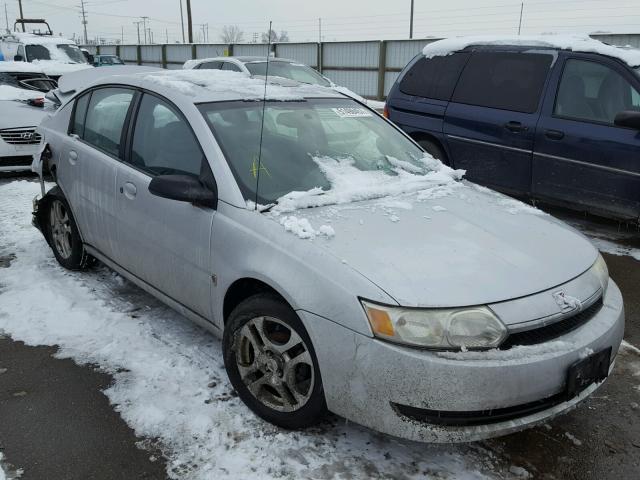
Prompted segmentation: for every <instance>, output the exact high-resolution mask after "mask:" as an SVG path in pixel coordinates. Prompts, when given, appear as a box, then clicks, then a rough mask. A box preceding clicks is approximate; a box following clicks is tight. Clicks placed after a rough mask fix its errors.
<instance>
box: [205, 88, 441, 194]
mask: <svg viewBox="0 0 640 480" xmlns="http://www.w3.org/2000/svg"><path fill="white" fill-rule="evenodd" d="M198 107H199V109H200V111H201V112H202V114H203V115H204V117H205V119H206V120H207V122H208V124H209V126H210V128H211V130H212V131H213V133H214V135H215V137H216V139H217V140H218V143H219V144H220V146H221V148H222V149H223V151H224V153H225V156H226V158H227V161H228V162H229V165H230V167H231V169H232V171H233V174H234V176H235V179H236V181H237V182H238V185H239V187H240V189H241V190H242V193H243V195H244V197H245V199H246V200H249V201H255V200H256V197H257V199H258V203H260V204H263V205H267V204H270V203H273V202H275V201H276V200H278V199H279V198H281V197H283V196H285V195H287V194H288V193H290V192H300V191H303V192H307V191H310V190H312V189H317V190H316V193H320V194H321V193H322V192H323V191H324V192H326V191H327V190H330V189H331V188H332V185H333V186H335V184H336V180H337V177H336V175H337V176H338V177H340V176H341V179H342V180H343V182H347V183H348V178H353V176H354V173H355V174H356V175H357V176H362V175H364V176H365V177H367V179H364V181H365V182H367V181H368V182H370V183H371V182H378V183H380V182H383V183H388V182H389V181H392V180H393V179H394V178H395V179H396V180H397V181H401V180H403V178H405V177H402V175H404V174H407V175H411V176H412V179H417V178H422V177H424V175H425V174H427V173H428V172H429V171H430V169H431V167H432V166H433V164H430V163H429V162H427V161H426V160H425V157H424V153H423V152H422V150H420V149H419V148H418V147H417V146H416V145H415V144H414V143H413V142H411V141H410V140H408V139H407V138H406V137H405V136H404V135H403V134H401V133H400V132H398V131H397V130H396V129H395V128H393V127H392V126H391V125H389V124H388V123H387V122H386V121H385V120H384V119H382V118H381V117H380V116H379V115H377V114H376V113H374V112H372V111H371V110H369V109H367V108H364V107H362V106H361V105H360V104H358V103H356V102H354V101H353V100H346V99H345V100H343V99H308V100H306V101H299V102H277V101H268V102H267V103H266V105H265V108H264V112H265V113H264V115H265V117H264V133H263V141H262V156H261V160H260V162H258V158H259V155H260V128H261V119H262V111H263V104H262V102H255V101H251V102H250V101H234V102H216V103H208V104H201V105H199V106H198ZM431 161H433V159H431ZM336 172H338V173H337V174H336ZM409 172H410V173H409ZM374 177H375V178H374ZM258 178H259V182H258ZM338 180H339V179H338ZM258 188H259V191H258V192H257V196H256V189H258Z"/></svg>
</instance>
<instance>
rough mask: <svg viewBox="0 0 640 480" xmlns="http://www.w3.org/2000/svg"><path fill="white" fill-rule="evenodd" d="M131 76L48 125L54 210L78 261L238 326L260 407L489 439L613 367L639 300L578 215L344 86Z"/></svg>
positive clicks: (231, 359)
mask: <svg viewBox="0 0 640 480" xmlns="http://www.w3.org/2000/svg"><path fill="white" fill-rule="evenodd" d="M123 68H125V67H123ZM121 73H122V74H121V75H115V76H110V77H108V78H103V79H101V80H98V81H96V82H95V83H93V85H91V86H88V87H86V88H84V89H82V90H79V91H78V92H77V94H76V95H75V96H74V97H73V98H72V99H71V100H69V101H68V102H67V103H66V104H65V105H63V106H62V107H61V108H60V109H59V110H58V112H57V113H56V115H55V116H53V117H52V118H49V119H47V120H45V121H44V122H43V123H42V125H41V127H40V128H39V132H40V133H41V134H42V135H44V137H45V142H46V144H47V148H46V149H45V153H44V154H43V155H42V158H41V169H42V170H43V171H44V172H50V173H51V174H52V175H53V178H54V179H55V181H56V184H57V185H56V186H55V187H54V188H53V189H52V190H50V191H49V192H47V194H46V195H45V196H44V197H43V198H38V199H36V201H35V202H34V207H35V208H34V223H35V225H36V226H38V227H39V228H40V229H41V230H42V232H43V233H44V236H45V238H46V239H47V241H48V243H49V244H50V246H51V248H52V249H53V253H54V255H55V256H56V258H57V260H58V261H59V262H60V264H61V265H63V266H64V267H66V268H69V269H73V270H77V269H83V268H86V267H88V266H89V265H90V264H91V263H92V261H93V260H94V259H98V260H100V261H101V262H103V263H104V264H106V265H107V266H109V267H111V268H113V269H114V270H116V271H117V272H119V273H120V274H121V275H123V276H124V277H126V278H127V279H129V280H130V281H132V282H133V283H135V284H136V285H139V286H140V287H141V288H143V289H145V290H147V291H148V292H150V293H151V294H153V295H155V296H156V297H158V298H160V299H161V300H163V301H164V302H166V303H167V304H168V305H170V306H172V307H173V308H175V309H176V310H177V311H178V312H180V313H182V314H183V315H185V316H187V317H188V318H190V319H192V320H193V321H195V322H197V323H198V324H199V325H202V326H203V327H204V328H206V329H208V330H210V331H211V332H213V333H214V334H216V335H220V336H222V338H223V340H222V348H223V352H224V358H225V366H226V369H227V372H228V375H229V379H230V381H231V383H232V385H233V387H234V388H235V389H236V391H237V392H238V395H239V396H240V398H241V399H242V400H243V401H244V402H245V403H246V405H247V406H248V407H249V408H251V410H253V411H254V412H255V413H256V414H257V415H259V416H260V417H262V418H264V419H265V420H267V421H269V422H272V423H274V424H276V425H279V426H282V427H285V428H302V427H307V426H310V425H313V424H315V423H317V422H318V421H319V420H320V419H321V418H322V416H323V415H324V414H325V412H326V411H327V410H329V411H331V412H334V413H336V414H338V415H341V416H343V417H345V418H347V419H349V420H352V421H354V422H357V423H359V424H362V425H365V426H368V427H371V428H373V429H376V430H379V431H381V432H385V433H388V434H391V435H396V436H399V437H404V438H409V439H414V440H420V441H428V442H459V441H471V440H477V439H482V438H487V437H492V436H496V435H503V434H507V433H511V432H514V431H517V430H520V429H523V428H525V427H528V426H531V425H535V424H537V423H540V422H544V421H547V420H548V419H550V418H552V417H554V416H555V415H557V414H559V413H561V412H566V411H568V410H570V409H571V408H573V407H575V406H576V405H577V404H578V403H579V402H581V401H582V400H584V399H585V398H586V397H587V396H589V395H590V394H591V393H593V391H594V390H595V389H596V388H598V387H599V386H600V385H601V384H602V382H603V380H604V379H605V378H606V377H607V376H608V375H609V373H610V372H611V370H612V368H613V365H614V360H615V358H616V354H617V352H618V348H619V346H620V343H621V341H622V337H623V330H624V311H623V302H622V297H621V294H620V290H619V289H618V287H617V286H616V284H615V283H614V282H613V281H612V280H610V279H609V275H608V271H607V267H606V265H605V263H604V261H603V259H602V257H601V256H600V255H599V254H598V251H597V250H596V249H595V248H594V247H593V246H592V245H591V244H590V243H589V241H588V240H587V239H586V238H584V237H583V236H582V235H580V234H579V233H577V232H576V231H574V230H573V229H571V228H570V227H568V226H566V225H564V224H563V223H561V222H559V221H557V220H555V219H553V218H552V217H550V216H548V215H546V214H543V213H542V212H540V211H538V210H536V209H533V208H531V207H528V206H526V205H524V204H521V203H519V202H517V201H515V200H512V199H509V198H508V197H505V196H502V195H500V194H497V193H495V192H492V191H490V190H488V189H485V188H482V187H478V186H475V185H473V184H470V183H468V182H466V181H464V180H463V179H462V175H463V173H464V172H461V171H454V170H452V169H450V168H449V167H446V166H444V165H442V164H441V163H440V162H439V161H437V160H434V159H433V158H432V157H430V156H428V155H426V154H425V153H424V152H423V151H422V150H421V149H420V147H419V146H417V145H416V144H415V143H414V142H413V141H412V140H410V139H409V138H408V137H407V136H406V135H404V134H403V133H402V132H401V131H400V130H398V129H397V128H396V127H395V126H394V125H393V124H391V123H389V122H388V121H387V120H385V119H384V118H382V117H381V116H380V115H378V114H377V113H375V112H374V111H372V110H370V109H369V108H367V107H366V106H364V105H363V104H360V103H358V102H357V101H355V100H354V99H351V98H348V97H346V96H344V95H341V94H340V93H338V92H335V91H334V90H331V89H328V88H322V87H317V86H309V85H294V86H283V85H275V84H270V85H268V88H267V91H266V96H265V97H264V98H263V94H264V92H265V85H264V80H262V81H259V80H257V79H254V78H251V77H249V76H247V75H245V74H242V73H233V72H223V71H219V72H211V71H207V72H198V71H162V72H146V73H138V74H129V75H127V74H125V72H124V71H121ZM96 334H99V332H97V333H96Z"/></svg>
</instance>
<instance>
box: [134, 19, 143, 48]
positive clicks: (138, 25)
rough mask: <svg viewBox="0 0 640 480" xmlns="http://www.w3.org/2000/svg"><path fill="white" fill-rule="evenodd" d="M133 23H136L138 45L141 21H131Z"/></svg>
mask: <svg viewBox="0 0 640 480" xmlns="http://www.w3.org/2000/svg"><path fill="white" fill-rule="evenodd" d="M133 23H135V24H136V27H137V29H138V45H140V24H141V23H142V22H133Z"/></svg>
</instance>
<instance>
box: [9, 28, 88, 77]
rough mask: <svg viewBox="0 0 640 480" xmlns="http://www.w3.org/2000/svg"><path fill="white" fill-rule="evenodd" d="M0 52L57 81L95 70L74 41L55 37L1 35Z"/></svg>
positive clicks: (20, 34)
mask: <svg viewBox="0 0 640 480" xmlns="http://www.w3.org/2000/svg"><path fill="white" fill-rule="evenodd" d="M0 52H1V53H2V55H3V56H4V58H5V59H7V60H14V61H16V62H29V63H33V64H36V65H37V66H38V67H41V68H42V71H43V72H44V73H46V74H47V75H49V76H50V77H52V78H53V79H54V80H57V79H58V78H59V77H60V76H62V75H64V74H65V73H71V72H75V71H78V70H83V69H85V68H93V67H92V66H91V65H89V64H88V63H87V61H86V59H85V57H84V55H83V54H82V51H81V50H80V48H78V46H77V45H76V44H75V43H74V42H73V41H71V40H68V39H66V38H62V37H55V36H53V35H34V34H32V33H19V32H13V33H9V34H6V35H3V36H0Z"/></svg>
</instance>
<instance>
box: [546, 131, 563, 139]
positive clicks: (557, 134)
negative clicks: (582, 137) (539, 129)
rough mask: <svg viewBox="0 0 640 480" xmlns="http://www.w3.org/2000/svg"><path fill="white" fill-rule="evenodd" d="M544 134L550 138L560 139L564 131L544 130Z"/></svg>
mask: <svg viewBox="0 0 640 480" xmlns="http://www.w3.org/2000/svg"><path fill="white" fill-rule="evenodd" d="M544 136H545V137H547V138H550V139H551V140H562V139H563V138H564V132H561V131H560V130H545V131H544Z"/></svg>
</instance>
